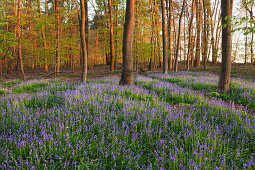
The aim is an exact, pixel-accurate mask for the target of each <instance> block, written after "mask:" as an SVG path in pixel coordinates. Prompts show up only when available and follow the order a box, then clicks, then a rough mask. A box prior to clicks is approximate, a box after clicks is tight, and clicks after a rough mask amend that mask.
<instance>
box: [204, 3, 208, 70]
mask: <svg viewBox="0 0 255 170" xmlns="http://www.w3.org/2000/svg"><path fill="white" fill-rule="evenodd" d="M205 1H206V0H203V8H204V55H203V58H204V69H205V70H206V69H207V67H206V61H207V48H208V47H207V34H208V32H207V9H206V8H207V2H205Z"/></svg>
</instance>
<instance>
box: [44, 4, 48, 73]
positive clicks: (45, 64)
mask: <svg viewBox="0 0 255 170" xmlns="http://www.w3.org/2000/svg"><path fill="white" fill-rule="evenodd" d="M47 15H48V5H47V0H45V17H47ZM45 34H46V27H45V26H43V44H44V57H45V59H44V62H45V63H44V71H45V73H47V72H48V71H49V66H48V56H47V54H46V47H47V42H46V35H45Z"/></svg>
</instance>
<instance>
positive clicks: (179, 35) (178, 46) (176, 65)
mask: <svg viewBox="0 0 255 170" xmlns="http://www.w3.org/2000/svg"><path fill="white" fill-rule="evenodd" d="M185 3H186V0H183V4H182V11H181V14H180V19H179V30H178V40H177V48H176V54H175V63H174V71H175V72H177V71H178V56H179V48H180V42H181V40H180V39H181V25H182V16H183V12H184V8H185Z"/></svg>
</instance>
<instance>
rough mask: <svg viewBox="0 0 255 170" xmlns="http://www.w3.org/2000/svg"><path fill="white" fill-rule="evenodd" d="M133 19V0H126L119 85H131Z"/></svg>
mask: <svg viewBox="0 0 255 170" xmlns="http://www.w3.org/2000/svg"><path fill="white" fill-rule="evenodd" d="M134 21H135V0H127V4H126V16H125V25H124V33H123V64H122V76H121V80H120V85H132V84H133V83H134V77H133V57H132V40H133V29H134Z"/></svg>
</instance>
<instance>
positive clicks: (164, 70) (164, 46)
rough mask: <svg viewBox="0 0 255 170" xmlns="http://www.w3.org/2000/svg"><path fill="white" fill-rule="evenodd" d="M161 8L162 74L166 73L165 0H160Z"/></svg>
mask: <svg viewBox="0 0 255 170" xmlns="http://www.w3.org/2000/svg"><path fill="white" fill-rule="evenodd" d="M161 9H162V39H163V74H167V68H168V66H167V64H168V63H167V45H166V24H165V22H166V10H165V0H161Z"/></svg>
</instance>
